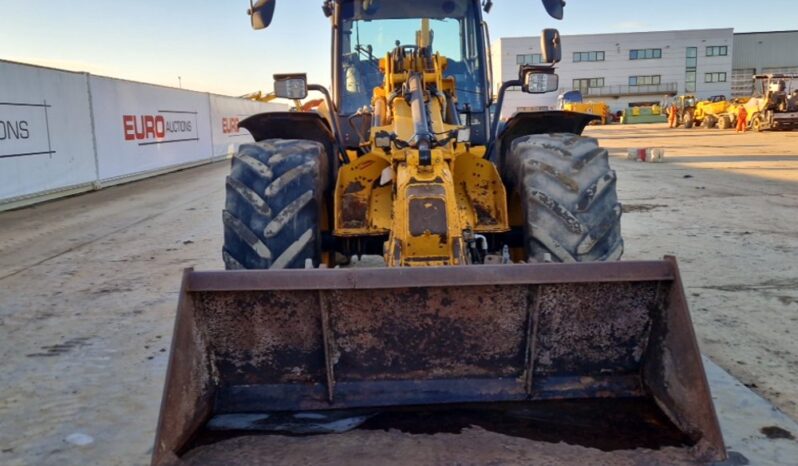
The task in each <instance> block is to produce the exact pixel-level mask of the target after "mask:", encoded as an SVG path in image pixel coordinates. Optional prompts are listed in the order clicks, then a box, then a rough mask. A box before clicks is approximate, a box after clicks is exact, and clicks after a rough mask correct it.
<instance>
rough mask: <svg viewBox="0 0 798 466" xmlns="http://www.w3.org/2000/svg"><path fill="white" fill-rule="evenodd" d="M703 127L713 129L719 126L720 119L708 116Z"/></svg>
mask: <svg viewBox="0 0 798 466" xmlns="http://www.w3.org/2000/svg"><path fill="white" fill-rule="evenodd" d="M702 123H703V127H704V128H707V129H712V128H714V127H715V126H717V124H718V119H717V117H715V116H714V115H707V116H705V117H704V121H703V122H702Z"/></svg>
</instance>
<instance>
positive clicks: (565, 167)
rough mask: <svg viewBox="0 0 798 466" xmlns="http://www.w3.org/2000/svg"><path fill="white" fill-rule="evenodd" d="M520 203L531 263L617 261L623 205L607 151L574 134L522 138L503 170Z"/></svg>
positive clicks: (519, 139)
mask: <svg viewBox="0 0 798 466" xmlns="http://www.w3.org/2000/svg"><path fill="white" fill-rule="evenodd" d="M503 171H504V176H505V179H507V181H508V183H509V184H510V186H511V189H513V191H514V192H515V193H517V194H518V196H519V197H520V202H521V207H522V210H523V212H524V243H525V247H526V252H527V257H528V259H529V260H530V261H535V262H546V261H553V262H587V261H611V260H618V259H620V257H621V255H622V254H623V239H622V238H621V204H619V203H618V196H617V193H616V179H617V178H616V175H615V172H614V171H613V170H611V169H610V166H609V160H608V154H607V150H606V149H603V148H601V147H599V146H598V143H597V142H596V140H595V139H594V138H588V137H584V136H578V135H575V134H542V135H531V136H524V137H520V138H518V139H516V140H515V141H513V143H512V147H511V149H510V154H509V155H508V156H507V161H506V163H505V165H504V167H503Z"/></svg>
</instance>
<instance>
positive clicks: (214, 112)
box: [210, 94, 289, 157]
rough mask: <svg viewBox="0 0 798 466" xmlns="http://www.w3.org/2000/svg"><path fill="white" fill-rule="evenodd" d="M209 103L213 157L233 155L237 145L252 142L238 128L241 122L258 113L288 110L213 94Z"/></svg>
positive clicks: (246, 134) (273, 104) (283, 107)
mask: <svg viewBox="0 0 798 466" xmlns="http://www.w3.org/2000/svg"><path fill="white" fill-rule="evenodd" d="M210 102H211V131H212V132H213V155H214V157H223V156H229V155H233V154H235V153H236V151H237V150H238V146H239V145H241V144H243V143H247V142H252V141H253V139H252V136H251V135H250V134H249V132H248V131H247V130H245V129H244V128H239V127H238V123H239V122H240V121H241V120H243V119H245V118H247V117H250V116H252V115H256V114H258V113H264V112H280V111H287V110H288V108H289V107H288V105H284V104H278V103H265V104H264V103H260V102H253V101H250V100H244V99H236V98H234V97H225V96H221V95H214V94H211V95H210Z"/></svg>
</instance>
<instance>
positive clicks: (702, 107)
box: [693, 95, 730, 128]
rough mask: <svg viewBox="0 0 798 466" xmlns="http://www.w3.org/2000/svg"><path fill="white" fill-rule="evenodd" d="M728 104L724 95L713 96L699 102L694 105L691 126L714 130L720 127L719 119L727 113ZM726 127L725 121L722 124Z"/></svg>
mask: <svg viewBox="0 0 798 466" xmlns="http://www.w3.org/2000/svg"><path fill="white" fill-rule="evenodd" d="M729 105H730V102H729V101H728V100H727V99H726V96H725V95H714V96H712V97H710V98H708V99H706V100H701V101H699V102H698V103H696V104H695V111H694V112H693V125H694V126H702V127H704V128H714V127H715V126H720V125H721V123H720V121H721V117H722V116H724V115H726V113H727V112H728V108H729ZM722 125H723V126H724V127H726V121H725V119H724V122H723V124H722Z"/></svg>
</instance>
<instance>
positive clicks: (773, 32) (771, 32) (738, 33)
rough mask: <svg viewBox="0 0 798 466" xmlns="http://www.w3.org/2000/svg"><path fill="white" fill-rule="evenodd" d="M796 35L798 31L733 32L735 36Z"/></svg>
mask: <svg viewBox="0 0 798 466" xmlns="http://www.w3.org/2000/svg"><path fill="white" fill-rule="evenodd" d="M790 33H793V34H794V33H798V29H791V30H784V31H751V32H735V33H734V35H735V36H747V35H752V34H790Z"/></svg>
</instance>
